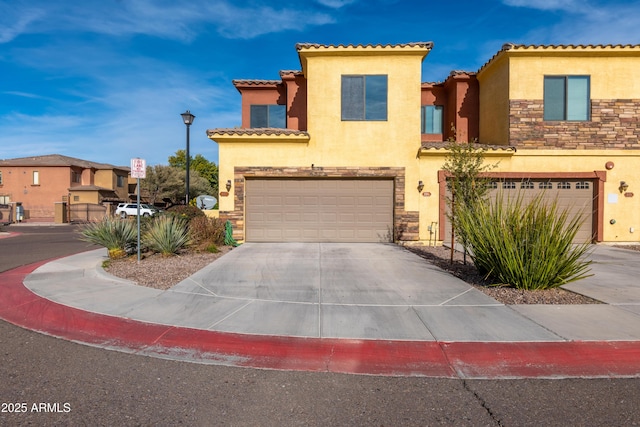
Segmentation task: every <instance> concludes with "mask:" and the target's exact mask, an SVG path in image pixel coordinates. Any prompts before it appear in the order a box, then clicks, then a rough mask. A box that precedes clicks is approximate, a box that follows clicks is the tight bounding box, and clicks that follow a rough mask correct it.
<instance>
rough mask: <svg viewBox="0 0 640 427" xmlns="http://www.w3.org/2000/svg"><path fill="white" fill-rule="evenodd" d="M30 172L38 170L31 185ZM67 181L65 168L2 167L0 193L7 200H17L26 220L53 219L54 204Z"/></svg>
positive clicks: (59, 197)
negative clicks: (22, 208) (36, 177)
mask: <svg viewBox="0 0 640 427" xmlns="http://www.w3.org/2000/svg"><path fill="white" fill-rule="evenodd" d="M33 171H38V172H39V179H40V184H39V185H34V184H33ZM70 180H71V170H70V169H69V168H68V167H47V166H12V167H3V168H2V186H1V187H0V193H2V194H3V195H6V196H9V197H10V198H11V202H21V203H22V205H23V206H24V208H25V215H26V217H27V219H42V220H51V221H53V218H54V203H55V202H61V201H62V198H63V197H64V196H66V195H67V188H68V187H69V181H70Z"/></svg>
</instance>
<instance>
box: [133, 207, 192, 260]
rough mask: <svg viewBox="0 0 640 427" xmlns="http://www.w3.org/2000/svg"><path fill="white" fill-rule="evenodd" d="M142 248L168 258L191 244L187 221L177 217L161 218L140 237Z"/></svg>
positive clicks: (155, 220)
mask: <svg viewBox="0 0 640 427" xmlns="http://www.w3.org/2000/svg"><path fill="white" fill-rule="evenodd" d="M142 241H143V243H144V246H146V247H147V248H149V249H151V250H152V251H155V252H159V253H161V254H162V255H165V256H168V255H172V254H175V253H177V252H178V251H179V250H180V249H182V248H183V247H185V246H187V245H189V244H190V243H191V238H190V236H189V229H188V227H187V221H186V220H184V219H182V218H180V217H177V216H161V217H158V218H156V219H154V221H153V222H152V223H151V224H150V225H149V228H148V229H147V230H146V231H145V233H144V234H143V235H142Z"/></svg>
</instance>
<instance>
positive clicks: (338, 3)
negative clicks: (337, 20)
mask: <svg viewBox="0 0 640 427" xmlns="http://www.w3.org/2000/svg"><path fill="white" fill-rule="evenodd" d="M356 1H357V0H318V3H320V4H321V5H323V6H326V7H330V8H333V9H340V8H341V7H344V6H348V5H350V4H353V3H355V2H356Z"/></svg>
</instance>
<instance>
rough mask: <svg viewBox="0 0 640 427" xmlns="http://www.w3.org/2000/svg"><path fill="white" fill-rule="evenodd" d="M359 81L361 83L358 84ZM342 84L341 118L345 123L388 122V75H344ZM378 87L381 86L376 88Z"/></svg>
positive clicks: (341, 80)
mask: <svg viewBox="0 0 640 427" xmlns="http://www.w3.org/2000/svg"><path fill="white" fill-rule="evenodd" d="M358 81H360V82H361V83H360V84H358ZM340 82H341V86H340V107H341V109H340V118H341V120H342V121H343V122H362V121H366V122H386V121H388V119H389V76H388V75H387V74H343V75H342V76H341V79H340ZM377 85H381V86H380V87H376V86H377ZM376 90H380V92H377V91H376ZM382 91H384V95H382ZM382 98H384V99H382ZM383 110H384V111H383Z"/></svg>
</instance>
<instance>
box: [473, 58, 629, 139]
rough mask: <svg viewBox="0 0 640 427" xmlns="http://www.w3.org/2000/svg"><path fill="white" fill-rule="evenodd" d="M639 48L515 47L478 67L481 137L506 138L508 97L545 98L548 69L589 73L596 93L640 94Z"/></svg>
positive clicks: (608, 96) (604, 97) (597, 96)
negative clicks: (555, 49) (638, 75)
mask: <svg viewBox="0 0 640 427" xmlns="http://www.w3.org/2000/svg"><path fill="white" fill-rule="evenodd" d="M639 67H640V50H639V49H637V48H634V49H627V50H622V49H617V50H611V49H609V50H607V49H591V50H582V49H577V50H570V49H560V50H558V51H554V50H550V49H535V48H530V49H516V50H513V51H507V52H501V53H500V54H498V55H497V57H496V58H494V59H492V61H490V63H489V64H488V65H487V66H486V67H485V68H483V69H481V70H480V71H479V72H478V81H479V82H480V105H481V110H480V142H482V143H487V144H507V143H508V139H509V134H508V132H509V129H508V127H509V100H510V99H511V100H542V99H543V94H544V89H543V86H544V76H545V75H589V76H591V81H590V96H591V99H598V100H610V99H638V98H640V80H639V79H637V78H635V75H636V74H637V70H638V68H639Z"/></svg>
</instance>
